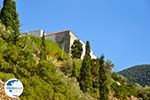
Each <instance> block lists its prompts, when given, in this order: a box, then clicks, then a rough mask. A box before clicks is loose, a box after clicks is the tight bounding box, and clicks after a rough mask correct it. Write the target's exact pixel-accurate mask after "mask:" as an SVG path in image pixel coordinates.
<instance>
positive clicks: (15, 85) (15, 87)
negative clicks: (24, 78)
mask: <svg viewBox="0 0 150 100" xmlns="http://www.w3.org/2000/svg"><path fill="white" fill-rule="evenodd" d="M4 90H5V93H6V94H7V95H8V96H9V97H12V98H15V97H19V96H20V95H21V94H22V92H23V85H22V82H21V81H20V80H18V79H15V78H14V79H10V80H8V81H7V82H6V83H5V85H4Z"/></svg>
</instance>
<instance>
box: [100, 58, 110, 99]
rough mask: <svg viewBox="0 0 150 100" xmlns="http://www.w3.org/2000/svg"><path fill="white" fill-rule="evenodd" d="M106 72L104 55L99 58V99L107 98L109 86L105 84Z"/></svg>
mask: <svg viewBox="0 0 150 100" xmlns="http://www.w3.org/2000/svg"><path fill="white" fill-rule="evenodd" d="M106 81H107V73H106V69H105V61H104V56H103V55H102V56H101V57H100V59H99V93H100V100H108V95H109V88H108V86H107V82H106Z"/></svg>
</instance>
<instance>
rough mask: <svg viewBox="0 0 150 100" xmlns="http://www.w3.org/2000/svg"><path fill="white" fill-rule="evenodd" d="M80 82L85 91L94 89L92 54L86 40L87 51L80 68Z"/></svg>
mask: <svg viewBox="0 0 150 100" xmlns="http://www.w3.org/2000/svg"><path fill="white" fill-rule="evenodd" d="M79 84H80V88H81V90H82V91H83V92H91V91H92V74H91V56H90V44H89V42H88V41H87V42H86V53H85V56H84V59H83V63H82V67H81V70H80V76H79Z"/></svg>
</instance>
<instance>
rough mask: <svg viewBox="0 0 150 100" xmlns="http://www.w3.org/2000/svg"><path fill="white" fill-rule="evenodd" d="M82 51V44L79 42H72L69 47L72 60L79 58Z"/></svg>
mask: <svg viewBox="0 0 150 100" xmlns="http://www.w3.org/2000/svg"><path fill="white" fill-rule="evenodd" d="M82 51H83V48H82V43H81V42H80V41H79V40H74V42H73V45H72V46H71V54H72V58H81V55H82Z"/></svg>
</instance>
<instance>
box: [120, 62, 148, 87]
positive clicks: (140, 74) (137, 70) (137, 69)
mask: <svg viewBox="0 0 150 100" xmlns="http://www.w3.org/2000/svg"><path fill="white" fill-rule="evenodd" d="M119 74H121V75H123V76H125V77H126V78H127V79H128V80H129V81H130V82H132V83H138V84H140V85H143V86H145V85H148V86H150V64H145V65H136V66H133V67H131V68H128V69H125V70H123V71H120V72H119Z"/></svg>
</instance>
